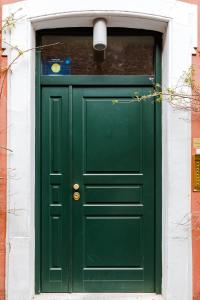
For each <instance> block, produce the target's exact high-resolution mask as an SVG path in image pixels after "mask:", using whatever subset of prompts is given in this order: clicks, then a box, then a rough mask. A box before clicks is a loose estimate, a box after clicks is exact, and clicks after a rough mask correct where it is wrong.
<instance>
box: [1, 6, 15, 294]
mask: <svg viewBox="0 0 200 300" xmlns="http://www.w3.org/2000/svg"><path fill="white" fill-rule="evenodd" d="M12 2H17V1H13V0H0V28H1V24H2V5H3V4H7V3H12ZM0 43H1V32H0ZM0 50H1V44H0ZM1 54H2V51H0V71H1V70H2V69H3V68H5V67H6V65H7V59H6V57H2V55H1ZM1 75H2V73H1ZM1 89H2V90H1ZM6 91H7V83H6V81H5V82H4V84H3V87H2V76H0V300H4V299H5V260H6V177H7V172H6V160H7V150H6V145H7V102H6V96H7V94H6Z"/></svg>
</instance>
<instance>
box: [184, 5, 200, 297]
mask: <svg viewBox="0 0 200 300" xmlns="http://www.w3.org/2000/svg"><path fill="white" fill-rule="evenodd" d="M182 1H183V2H188V3H193V4H196V5H198V48H197V54H196V55H193V58H192V62H193V66H194V69H195V75H194V79H195V81H196V83H198V84H200V0H182ZM192 138H200V114H199V113H198V114H195V113H193V114H192ZM191 147H192V154H193V155H194V154H195V149H194V148H193V145H192V141H191ZM192 216H193V218H192V221H193V222H192V226H193V230H192V259H193V300H200V192H193V191H192Z"/></svg>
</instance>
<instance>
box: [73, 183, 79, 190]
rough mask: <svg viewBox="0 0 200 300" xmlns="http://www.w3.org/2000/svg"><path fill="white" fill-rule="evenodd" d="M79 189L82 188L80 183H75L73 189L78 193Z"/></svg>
mask: <svg viewBox="0 0 200 300" xmlns="http://www.w3.org/2000/svg"><path fill="white" fill-rule="evenodd" d="M79 188H80V186H79V184H78V183H75V184H74V185H73V189H74V190H75V191H77V190H78V189H79Z"/></svg>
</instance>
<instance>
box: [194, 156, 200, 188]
mask: <svg viewBox="0 0 200 300" xmlns="http://www.w3.org/2000/svg"><path fill="white" fill-rule="evenodd" d="M192 168H193V191H194V192H200V155H199V154H195V155H194V156H193V161H192Z"/></svg>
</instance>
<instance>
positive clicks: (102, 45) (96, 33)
mask: <svg viewBox="0 0 200 300" xmlns="http://www.w3.org/2000/svg"><path fill="white" fill-rule="evenodd" d="M106 47H107V24H106V20H105V19H101V18H99V19H95V20H94V27H93V48H94V49H95V50H97V51H104V50H105V49H106Z"/></svg>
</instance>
